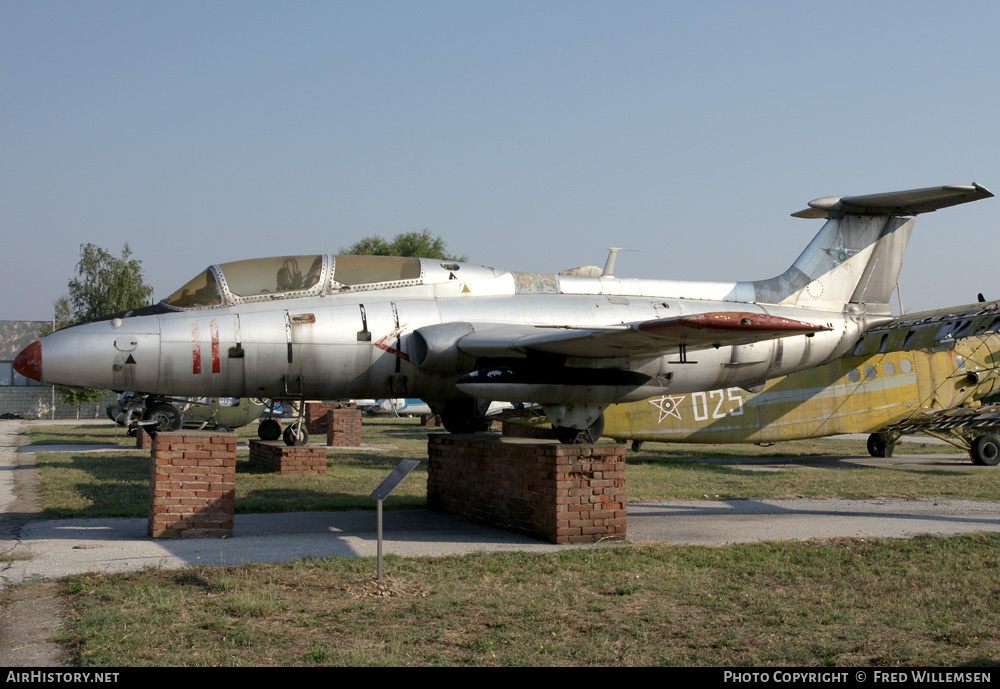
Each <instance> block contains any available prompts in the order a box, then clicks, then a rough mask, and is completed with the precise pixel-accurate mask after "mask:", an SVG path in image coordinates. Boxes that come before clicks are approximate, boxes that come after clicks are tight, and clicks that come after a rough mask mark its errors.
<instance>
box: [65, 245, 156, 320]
mask: <svg viewBox="0 0 1000 689" xmlns="http://www.w3.org/2000/svg"><path fill="white" fill-rule="evenodd" d="M152 296H153V288H152V287H151V286H150V285H147V284H146V281H145V279H144V278H143V275H142V261H139V260H137V259H134V258H132V250H131V249H129V246H128V243H126V244H125V246H124V247H123V248H122V255H121V258H116V257H114V256H113V255H111V254H110V253H108V252H107V251H105V250H104V249H102V248H101V247H99V246H97V245H95V244H81V245H80V261H79V263H77V264H76V277H75V278H73V279H72V280H70V281H69V305H70V311H71V316H72V321H73V322H74V323H75V322H79V321H86V320H90V319H91V318H98V317H100V316H105V315H107V314H109V313H117V312H118V311H126V310H128V309H134V308H136V307H139V306H145V305H146V304H148V303H149V299H150V297H152Z"/></svg>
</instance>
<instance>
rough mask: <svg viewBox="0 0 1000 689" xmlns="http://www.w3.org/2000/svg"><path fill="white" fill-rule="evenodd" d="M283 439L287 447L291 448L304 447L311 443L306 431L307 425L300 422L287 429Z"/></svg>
mask: <svg viewBox="0 0 1000 689" xmlns="http://www.w3.org/2000/svg"><path fill="white" fill-rule="evenodd" d="M281 437H282V439H283V440H284V441H285V445H288V446H289V447H302V446H303V445H306V444H307V443H308V442H309V432H308V431H307V430H306V425H305V424H304V423H300V422H298V421H296V422H295V423H293V424H292V425H291V426H289V427H288V428H286V429H285V432H284V433H283V434H282V436H281Z"/></svg>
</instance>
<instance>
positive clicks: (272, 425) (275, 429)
mask: <svg viewBox="0 0 1000 689" xmlns="http://www.w3.org/2000/svg"><path fill="white" fill-rule="evenodd" d="M257 437H258V438H260V439H261V440H277V439H278V438H280V437H281V423H279V422H278V421H276V420H275V419H264V420H263V421H261V422H260V424H258V426H257Z"/></svg>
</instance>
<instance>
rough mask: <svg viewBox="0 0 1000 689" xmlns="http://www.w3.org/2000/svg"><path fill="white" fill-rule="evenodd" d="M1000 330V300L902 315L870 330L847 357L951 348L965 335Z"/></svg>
mask: <svg viewBox="0 0 1000 689" xmlns="http://www.w3.org/2000/svg"><path fill="white" fill-rule="evenodd" d="M998 331H1000V301H985V302H978V303H975V304H967V305H965V306H953V307H950V308H947V309H937V310H934V311H922V312H919V313H912V314H907V315H905V316H900V317H899V318H897V319H895V320H894V321H892V322H890V323H888V324H886V325H884V326H881V327H878V328H873V329H872V330H869V331H868V332H866V333H865V334H864V335H862V336H861V338H860V339H859V340H858V342H857V344H855V346H854V349H853V350H852V351H850V352H848V353H847V354H845V356H871V355H873V354H878V353H879V352H896V351H910V350H913V349H925V350H929V351H938V350H945V349H951V348H953V347H954V346H955V343H956V342H957V341H958V340H960V339H961V338H963V337H970V336H975V335H983V334H985V333H988V332H998Z"/></svg>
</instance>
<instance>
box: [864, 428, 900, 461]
mask: <svg viewBox="0 0 1000 689" xmlns="http://www.w3.org/2000/svg"><path fill="white" fill-rule="evenodd" d="M895 449H896V443H889V442H886V436H885V435H884V434H883V433H872V434H871V435H870V436H868V454H870V455H871V456H872V457H892V452H893V450H895Z"/></svg>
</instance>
